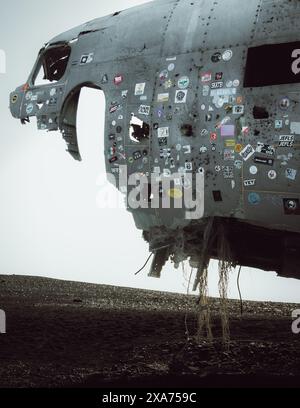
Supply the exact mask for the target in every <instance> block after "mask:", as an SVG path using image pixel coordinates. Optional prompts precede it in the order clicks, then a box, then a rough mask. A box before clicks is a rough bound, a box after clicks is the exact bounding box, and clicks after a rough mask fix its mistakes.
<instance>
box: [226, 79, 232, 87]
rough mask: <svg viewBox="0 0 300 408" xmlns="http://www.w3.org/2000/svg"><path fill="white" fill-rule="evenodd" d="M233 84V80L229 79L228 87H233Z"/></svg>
mask: <svg viewBox="0 0 300 408" xmlns="http://www.w3.org/2000/svg"><path fill="white" fill-rule="evenodd" d="M232 86H233V82H232V81H230V80H229V81H227V82H226V88H232Z"/></svg>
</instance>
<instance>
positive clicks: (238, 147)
mask: <svg viewBox="0 0 300 408" xmlns="http://www.w3.org/2000/svg"><path fill="white" fill-rule="evenodd" d="M234 150H235V151H236V153H241V151H242V150H243V145H241V144H240V143H237V144H236V145H235V149H234Z"/></svg>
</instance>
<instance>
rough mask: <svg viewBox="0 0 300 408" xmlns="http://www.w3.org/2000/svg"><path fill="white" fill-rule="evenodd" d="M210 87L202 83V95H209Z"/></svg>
mask: <svg viewBox="0 0 300 408" xmlns="http://www.w3.org/2000/svg"><path fill="white" fill-rule="evenodd" d="M209 92H210V87H209V86H208V85H204V86H203V88H202V96H209Z"/></svg>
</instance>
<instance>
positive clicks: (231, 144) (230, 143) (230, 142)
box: [225, 139, 235, 147]
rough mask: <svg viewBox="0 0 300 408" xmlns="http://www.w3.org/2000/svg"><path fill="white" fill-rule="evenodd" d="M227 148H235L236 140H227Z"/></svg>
mask: <svg viewBox="0 0 300 408" xmlns="http://www.w3.org/2000/svg"><path fill="white" fill-rule="evenodd" d="M225 146H226V147H235V140H234V139H227V140H225Z"/></svg>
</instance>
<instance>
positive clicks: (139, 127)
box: [129, 113, 150, 143]
mask: <svg viewBox="0 0 300 408" xmlns="http://www.w3.org/2000/svg"><path fill="white" fill-rule="evenodd" d="M149 133H150V127H149V125H148V124H147V123H145V122H143V121H142V120H141V119H139V118H138V117H136V116H134V113H132V114H131V120H130V124H129V139H130V140H132V141H133V142H135V143H143V142H145V141H147V140H148V139H149Z"/></svg>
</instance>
